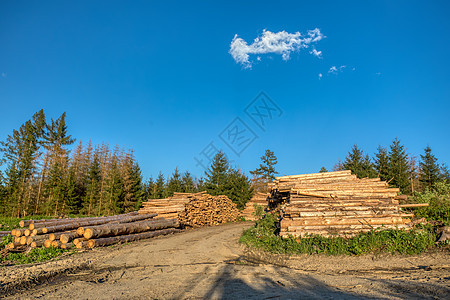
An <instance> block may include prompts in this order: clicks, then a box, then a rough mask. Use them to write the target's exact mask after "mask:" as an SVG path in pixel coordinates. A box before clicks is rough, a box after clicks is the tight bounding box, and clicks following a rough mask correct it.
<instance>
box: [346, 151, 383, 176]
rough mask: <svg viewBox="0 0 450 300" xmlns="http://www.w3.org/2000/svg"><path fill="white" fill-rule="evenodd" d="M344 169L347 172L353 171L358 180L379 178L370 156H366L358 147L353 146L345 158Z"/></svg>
mask: <svg viewBox="0 0 450 300" xmlns="http://www.w3.org/2000/svg"><path fill="white" fill-rule="evenodd" d="M343 167H344V169H345V170H352V172H353V174H355V175H356V176H357V177H358V178H365V177H369V178H374V177H376V176H377V174H376V171H375V169H374V167H373V164H372V162H371V161H370V158H369V155H368V154H364V152H363V150H361V149H360V148H358V146H357V145H353V147H352V150H351V151H350V152H349V153H348V155H347V157H346V158H345V161H344V164H343Z"/></svg>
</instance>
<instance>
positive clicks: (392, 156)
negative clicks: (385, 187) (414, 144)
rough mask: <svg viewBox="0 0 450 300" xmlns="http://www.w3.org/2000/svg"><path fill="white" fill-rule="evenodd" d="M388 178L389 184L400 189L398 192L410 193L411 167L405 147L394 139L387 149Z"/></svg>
mask: <svg viewBox="0 0 450 300" xmlns="http://www.w3.org/2000/svg"><path fill="white" fill-rule="evenodd" d="M387 173H388V177H390V179H389V180H391V181H390V184H391V185H393V186H395V187H398V188H400V192H402V193H404V194H406V193H411V181H410V176H411V166H410V165H409V158H408V154H406V151H405V146H404V145H402V144H401V143H400V140H399V139H397V138H395V139H394V140H393V141H392V144H391V146H390V149H389V165H388V172H387Z"/></svg>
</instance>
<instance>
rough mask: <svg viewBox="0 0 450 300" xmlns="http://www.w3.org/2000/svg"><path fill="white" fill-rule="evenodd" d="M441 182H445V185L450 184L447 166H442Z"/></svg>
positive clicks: (449, 173)
mask: <svg viewBox="0 0 450 300" xmlns="http://www.w3.org/2000/svg"><path fill="white" fill-rule="evenodd" d="M440 180H442V181H444V182H445V183H449V182H450V171H449V169H448V166H447V164H445V163H444V164H441V176H440Z"/></svg>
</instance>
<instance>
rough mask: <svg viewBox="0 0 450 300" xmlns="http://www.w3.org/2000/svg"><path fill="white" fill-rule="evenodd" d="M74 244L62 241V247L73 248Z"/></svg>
mask: <svg viewBox="0 0 450 300" xmlns="http://www.w3.org/2000/svg"><path fill="white" fill-rule="evenodd" d="M73 246H74V245H73V243H61V246H60V247H61V249H70V248H72V247H73Z"/></svg>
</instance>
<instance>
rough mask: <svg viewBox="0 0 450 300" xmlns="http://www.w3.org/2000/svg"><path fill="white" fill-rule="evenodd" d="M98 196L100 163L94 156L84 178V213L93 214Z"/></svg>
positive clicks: (96, 156)
mask: <svg viewBox="0 0 450 300" xmlns="http://www.w3.org/2000/svg"><path fill="white" fill-rule="evenodd" d="M99 196H100V162H99V159H98V155H97V154H95V155H94V158H93V160H92V162H91V164H90V166H89V170H88V174H87V178H86V195H85V198H84V200H83V207H84V213H85V214H87V215H91V214H93V213H94V208H95V205H96V203H97V201H98V198H99Z"/></svg>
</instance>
